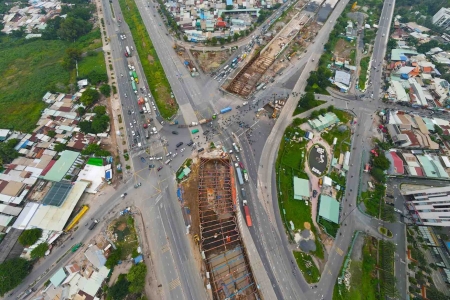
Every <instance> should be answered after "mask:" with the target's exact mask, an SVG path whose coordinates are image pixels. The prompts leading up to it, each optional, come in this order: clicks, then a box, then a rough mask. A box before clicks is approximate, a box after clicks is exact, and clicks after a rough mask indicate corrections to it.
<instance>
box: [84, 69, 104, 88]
mask: <svg viewBox="0 0 450 300" xmlns="http://www.w3.org/2000/svg"><path fill="white" fill-rule="evenodd" d="M86 78H87V80H88V81H89V83H90V84H94V85H97V84H99V83H100V82H107V81H108V74H106V72H101V71H97V70H92V71H91V72H89V73H88V74H87V75H86Z"/></svg>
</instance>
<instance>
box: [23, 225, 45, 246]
mask: <svg viewBox="0 0 450 300" xmlns="http://www.w3.org/2000/svg"><path fill="white" fill-rule="evenodd" d="M41 236H42V229H39V228H33V229H27V230H24V231H23V232H22V234H21V235H20V236H19V243H20V244H22V246H25V247H26V246H31V245H33V244H34V243H36V242H37V241H38V240H39V239H40V238H41Z"/></svg>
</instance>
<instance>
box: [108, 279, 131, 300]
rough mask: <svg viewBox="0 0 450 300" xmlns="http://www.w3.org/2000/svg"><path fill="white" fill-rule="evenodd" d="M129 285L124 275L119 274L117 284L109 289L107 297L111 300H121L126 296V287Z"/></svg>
mask: <svg viewBox="0 0 450 300" xmlns="http://www.w3.org/2000/svg"><path fill="white" fill-rule="evenodd" d="M129 286H130V283H129V282H128V280H127V279H126V275H125V274H120V275H119V278H118V280H117V282H116V283H115V284H114V285H113V286H112V287H110V288H109V290H108V296H109V297H111V298H112V299H113V300H122V299H125V297H126V296H127V295H128V287H129Z"/></svg>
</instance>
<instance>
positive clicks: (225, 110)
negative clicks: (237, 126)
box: [220, 106, 231, 114]
mask: <svg viewBox="0 0 450 300" xmlns="http://www.w3.org/2000/svg"><path fill="white" fill-rule="evenodd" d="M230 111H231V107H230V106H228V107H225V108H224V109H221V110H220V113H221V114H225V113H227V112H230Z"/></svg>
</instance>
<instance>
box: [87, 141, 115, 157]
mask: <svg viewBox="0 0 450 300" xmlns="http://www.w3.org/2000/svg"><path fill="white" fill-rule="evenodd" d="M81 154H83V155H92V154H94V155H95V156H99V157H105V156H110V155H111V153H110V152H109V151H106V150H103V149H102V148H101V147H100V146H99V145H97V144H89V145H87V147H86V148H84V149H83V151H81Z"/></svg>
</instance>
